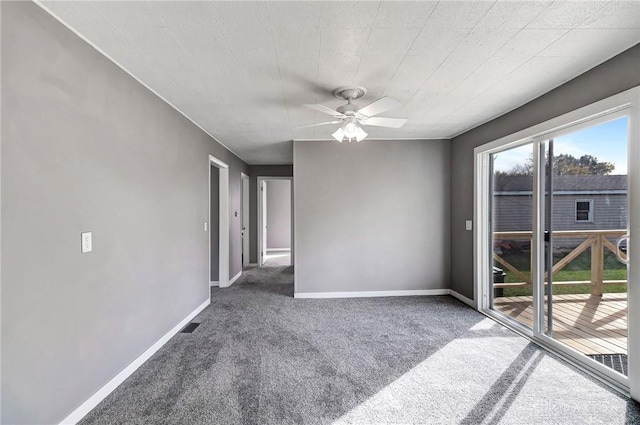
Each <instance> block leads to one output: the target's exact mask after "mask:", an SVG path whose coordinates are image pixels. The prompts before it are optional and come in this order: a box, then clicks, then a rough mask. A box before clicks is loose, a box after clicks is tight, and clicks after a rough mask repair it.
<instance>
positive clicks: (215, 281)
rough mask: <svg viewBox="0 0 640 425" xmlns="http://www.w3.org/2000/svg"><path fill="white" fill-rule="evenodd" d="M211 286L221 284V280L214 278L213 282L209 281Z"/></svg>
mask: <svg viewBox="0 0 640 425" xmlns="http://www.w3.org/2000/svg"><path fill="white" fill-rule="evenodd" d="M209 286H210V287H211V286H220V282H219V281H217V280H212V281H211V282H209Z"/></svg>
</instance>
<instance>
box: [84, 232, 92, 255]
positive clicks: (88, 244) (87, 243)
mask: <svg viewBox="0 0 640 425" xmlns="http://www.w3.org/2000/svg"><path fill="white" fill-rule="evenodd" d="M81 239H82V253H83V254H86V253H87V252H91V251H92V250H93V241H92V240H91V239H92V238H91V232H84V233H82V235H81Z"/></svg>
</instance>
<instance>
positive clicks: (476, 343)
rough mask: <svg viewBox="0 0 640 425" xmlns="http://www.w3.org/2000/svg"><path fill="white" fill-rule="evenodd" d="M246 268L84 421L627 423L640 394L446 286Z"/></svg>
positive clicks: (637, 411) (635, 414)
mask: <svg viewBox="0 0 640 425" xmlns="http://www.w3.org/2000/svg"><path fill="white" fill-rule="evenodd" d="M292 281H293V273H292V268H291V267H280V268H277V267H273V268H264V269H249V270H245V271H244V272H243V276H242V277H241V278H240V279H239V280H238V281H237V282H236V283H235V284H234V285H233V286H232V287H230V288H225V289H219V288H212V304H211V306H209V307H207V309H205V310H204V311H203V312H202V313H201V314H200V315H199V316H198V317H197V318H196V319H195V320H194V321H195V322H200V323H201V324H200V326H199V327H198V328H197V329H196V330H195V331H194V332H193V333H190V334H177V335H176V336H175V337H174V338H172V339H171V341H169V342H168V343H167V344H166V345H165V346H164V347H162V348H161V349H160V350H159V351H158V352H157V353H156V354H155V355H154V356H153V357H152V358H151V359H150V360H149V361H148V362H146V363H145V364H144V365H143V366H142V367H140V369H138V371H136V373H134V374H133V375H132V376H131V377H130V378H129V379H128V380H126V381H125V382H124V383H123V384H122V385H121V386H120V387H118V388H117V389H116V390H115V391H114V392H113V393H112V394H111V395H110V396H109V397H107V398H106V399H105V400H104V401H103V402H102V403H101V404H100V405H98V407H96V408H95V409H94V410H93V411H92V412H91V413H89V415H87V416H86V417H85V419H84V420H83V421H82V422H81V423H82V424H124V423H126V424H261V425H262V424H264V425H267V424H332V423H335V424H480V423H486V424H497V423H503V424H541V423H544V424H581V425H582V424H623V423H629V424H631V423H640V407H639V405H638V404H637V403H635V402H632V401H629V400H628V399H627V398H625V397H623V396H621V395H619V394H618V393H616V392H615V391H613V390H611V389H609V388H607V387H606V386H604V385H602V384H599V383H598V382H596V381H595V380H593V379H591V378H590V377H588V376H586V375H584V374H583V373H581V372H579V371H578V370H576V369H575V368H573V367H571V366H569V365H568V364H566V363H564V362H563V361H561V360H558V359H557V358H556V357H554V356H553V355H550V354H549V353H547V352H545V351H543V350H541V349H538V348H537V347H536V346H534V345H533V344H530V343H528V342H527V341H526V340H525V339H523V338H521V337H519V336H516V335H515V334H513V333H512V332H510V331H508V330H506V329H505V328H503V327H501V326H499V325H497V324H496V323H495V322H493V321H491V320H490V319H487V318H485V317H484V316H482V315H480V314H479V313H477V312H475V311H473V310H472V309H470V308H468V307H467V306H465V305H464V304H462V303H460V302H458V301H457V300H455V299H454V298H451V297H449V296H441V297H398V298H358V299H327V300H323V299H294V298H292V294H293V285H292Z"/></svg>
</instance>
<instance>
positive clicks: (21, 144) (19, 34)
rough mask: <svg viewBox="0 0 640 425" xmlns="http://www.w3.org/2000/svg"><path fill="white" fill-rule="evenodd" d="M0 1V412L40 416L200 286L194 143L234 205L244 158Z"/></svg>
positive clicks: (73, 399) (68, 404) (47, 23)
mask: <svg viewBox="0 0 640 425" xmlns="http://www.w3.org/2000/svg"><path fill="white" fill-rule="evenodd" d="M0 7H1V8H2V13H1V19H2V21H1V31H2V36H1V38H2V45H1V48H0V51H1V54H2V65H1V66H2V71H1V74H2V80H1V82H0V83H1V85H2V105H1V106H2V117H1V119H2V134H1V141H2V146H1V148H2V159H1V160H2V163H1V173H2V177H1V180H2V199H1V208H2V212H1V217H2V222H1V226H2V230H3V233H2V257H1V262H2V276H1V279H2V306H1V311H2V318H1V321H2V329H1V331H2V332H1V333H2V341H1V346H2V381H1V386H2V419H1V421H2V423H6V424H16V423H46V424H52V423H58V422H59V421H61V420H62V419H63V418H64V417H66V416H67V415H68V414H69V413H71V412H72V411H73V410H74V409H75V408H77V407H78V406H79V405H80V404H81V403H83V402H84V401H85V400H86V399H87V398H88V397H90V396H91V395H93V394H94V393H95V391H97V390H98V389H99V388H100V387H101V386H103V385H104V384H105V383H107V382H108V381H109V380H110V379H111V378H113V377H114V376H115V375H116V374H117V373H118V372H120V371H121V370H122V369H123V368H124V367H126V366H127V365H128V364H129V363H130V362H131V361H132V360H134V359H135V358H137V357H138V356H139V355H140V354H142V353H143V352H144V351H145V350H146V349H148V348H149V347H150V346H151V345H152V344H153V343H155V342H156V341H157V340H158V339H159V338H160V337H162V336H163V335H164V334H166V333H167V332H168V331H169V330H170V329H172V328H173V327H174V326H175V325H176V324H178V323H179V322H180V321H181V320H183V319H184V318H185V317H186V316H187V315H188V314H189V313H191V312H192V311H193V310H194V309H195V308H196V307H198V306H199V305H201V304H202V303H203V302H204V301H205V300H207V299H208V297H209V285H208V281H209V271H208V234H207V233H206V232H204V229H203V224H204V222H205V221H208V219H209V218H208V210H209V208H208V183H209V176H208V172H209V169H208V167H209V165H208V155H209V154H213V155H214V156H216V157H218V158H220V159H221V160H223V161H225V162H227V163H228V164H229V165H230V174H231V202H232V208H234V209H237V208H239V204H240V203H239V201H240V198H239V194H240V172H241V171H244V172H247V171H248V167H247V165H246V164H244V163H243V162H242V161H240V160H239V159H238V158H236V157H235V156H234V155H233V154H231V153H230V152H229V151H227V150H226V149H225V148H223V147H222V146H221V145H218V144H217V143H215V142H214V141H213V140H212V139H211V138H210V137H209V136H207V135H206V134H204V133H203V132H202V131H201V130H199V129H198V128H196V127H195V126H194V125H193V124H192V123H191V122H190V121H188V120H187V119H185V118H184V117H183V116H181V115H180V114H178V113H177V112H176V111H175V110H174V109H172V108H171V107H170V106H168V105H167V104H165V103H164V102H162V101H161V100H160V99H158V98H157V97H156V96H154V95H153V94H152V93H151V92H149V91H148V90H146V89H145V88H144V87H142V86H141V85H140V84H139V83H137V82H136V81H135V80H134V79H132V78H131V77H129V76H128V75H127V74H125V73H124V72H123V71H122V70H121V69H119V68H118V67H117V66H115V65H114V64H113V63H111V62H110V61H109V60H107V59H106V58H105V57H104V56H102V55H101V54H99V53H98V52H97V51H95V50H94V49H93V48H91V47H90V46H88V45H87V44H85V43H84V42H83V41H82V40H80V39H79V38H78V37H77V36H76V35H74V34H73V33H71V32H70V31H68V30H67V29H65V28H64V27H63V26H62V25H61V24H59V23H58V22H57V21H55V20H54V19H53V18H52V17H51V16H49V15H48V14H47V13H45V12H44V11H43V10H41V9H40V8H39V7H38V6H37V5H35V4H34V3H31V2H16V3H13V2H1V3H0ZM232 220H234V221H233V222H232V223H233V224H234V226H233V227H232V231H231V236H232V238H231V239H232V252H231V270H232V274H233V272H234V271H236V272H237V271H239V270H240V269H241V264H240V252H241V251H240V223H239V221H238V220H239V218H237V219H236V218H233V219H232ZM85 231H91V232H93V245H94V246H93V252H91V253H88V254H81V253H80V233H81V232H85ZM234 241H235V242H234ZM234 247H235V250H233V249H234Z"/></svg>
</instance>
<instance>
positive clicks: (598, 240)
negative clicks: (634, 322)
mask: <svg viewBox="0 0 640 425" xmlns="http://www.w3.org/2000/svg"><path fill="white" fill-rule="evenodd" d="M626 233H627V231H626V230H562V231H555V232H553V234H552V236H553V239H554V241H556V240H558V239H576V240H580V239H584V241H583V242H582V243H580V244H579V245H578V246H576V247H575V248H573V250H571V251H570V252H569V253H568V254H567V255H566V256H564V257H563V258H562V259H561V260H560V261H558V262H557V263H556V264H555V265H554V266H553V268H552V273H553V274H555V273H556V272H558V271H560V270H562V269H563V268H565V267H566V266H567V265H568V264H569V263H571V262H572V261H573V260H575V259H576V258H578V256H579V255H580V254H582V253H583V252H584V251H586V250H587V249H589V248H591V280H587V281H563V282H555V281H553V282H552V284H553V285H591V294H592V295H602V293H603V289H604V285H608V284H622V283H627V281H626V280H604V253H605V248H606V249H608V250H609V251H611V252H613V253H614V254H615V253H616V247H615V245H614V244H613V243H612V242H611V241H610V240H609V239H617V238H619V237H620V236H622V235H624V234H626ZM531 238H532V232H531V231H524V232H494V233H493V239H494V241H496V240H502V241H528V242H529V243H531V242H532V239H531ZM532 252H533V251H532ZM620 256H621V257H622V258H623V259H626V255H625V253H621V254H620ZM493 259H494V260H495V261H496V263H498V264H500V265H501V266H502V267H503V268H505V269H506V270H508V271H510V272H511V273H513V274H514V275H515V276H517V277H518V278H520V279H521V280H522V282H515V283H494V285H493V286H494V288H509V287H514V286H515V287H527V286H531V284H532V282H531V277H530V276H529V275H527V274H525V273H524V272H522V271H520V270H518V268H517V267H515V266H514V265H513V264H511V263H509V262H508V261H507V260H506V259H505V258H503V257H502V255H500V254H498V253H496V252H495V250H494V252H493ZM531 264H533V261H532V262H531ZM544 278H545V282H547V281H548V273H545V277H544Z"/></svg>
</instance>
